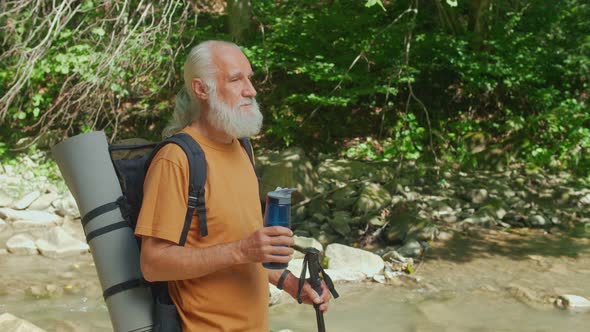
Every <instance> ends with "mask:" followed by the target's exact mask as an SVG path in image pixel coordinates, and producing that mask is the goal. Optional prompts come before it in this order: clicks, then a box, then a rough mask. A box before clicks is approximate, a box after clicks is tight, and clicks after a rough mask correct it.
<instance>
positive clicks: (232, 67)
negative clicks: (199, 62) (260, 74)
mask: <svg viewBox="0 0 590 332" xmlns="http://www.w3.org/2000/svg"><path fill="white" fill-rule="evenodd" d="M213 58H214V61H215V64H216V66H217V68H218V69H219V71H220V72H222V73H223V74H225V75H228V76H238V75H247V76H250V75H251V74H252V67H251V66H250V61H248V59H247V58H246V56H245V55H244V53H242V51H240V50H239V49H236V48H234V47H219V48H217V49H216V50H215V51H214V56H213Z"/></svg>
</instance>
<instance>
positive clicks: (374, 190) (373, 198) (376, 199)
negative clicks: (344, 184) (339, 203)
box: [354, 183, 391, 215]
mask: <svg viewBox="0 0 590 332" xmlns="http://www.w3.org/2000/svg"><path fill="white" fill-rule="evenodd" d="M390 201H391V194H389V192H388V191H387V190H385V189H384V188H383V187H382V186H381V185H380V184H377V183H369V184H367V185H365V186H364V187H363V189H362V190H361V193H360V196H359V199H358V200H357V201H356V203H355V205H354V211H355V213H357V214H360V215H365V214H369V213H370V212H374V211H377V210H379V209H380V208H382V207H383V206H384V205H385V204H387V203H389V202H390Z"/></svg>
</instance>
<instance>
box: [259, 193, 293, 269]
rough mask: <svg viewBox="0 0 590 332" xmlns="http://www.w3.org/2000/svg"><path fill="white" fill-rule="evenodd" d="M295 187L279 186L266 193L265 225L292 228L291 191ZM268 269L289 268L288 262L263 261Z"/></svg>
mask: <svg viewBox="0 0 590 332" xmlns="http://www.w3.org/2000/svg"><path fill="white" fill-rule="evenodd" d="M294 191H295V189H288V188H280V187H279V188H277V189H276V190H274V191H271V192H269V193H268V194H266V210H265V212H264V227H271V226H283V227H287V228H289V229H291V193H293V192H294ZM262 265H263V266H264V267H265V268H267V269H273V270H280V269H285V268H287V265H288V264H287V263H262Z"/></svg>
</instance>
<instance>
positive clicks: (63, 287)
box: [0, 230, 590, 332]
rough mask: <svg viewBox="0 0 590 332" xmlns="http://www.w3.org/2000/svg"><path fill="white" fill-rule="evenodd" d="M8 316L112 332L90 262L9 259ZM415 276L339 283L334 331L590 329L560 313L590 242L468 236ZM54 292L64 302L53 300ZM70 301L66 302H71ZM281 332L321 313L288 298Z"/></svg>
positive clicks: (0, 305) (587, 284) (311, 327)
mask: <svg viewBox="0 0 590 332" xmlns="http://www.w3.org/2000/svg"><path fill="white" fill-rule="evenodd" d="M0 269H1V271H2V275H1V276H0V313H2V312H10V313H11V314H13V315H15V316H18V317H20V318H23V319H26V320H28V321H30V322H32V323H34V324H36V325H38V326H39V327H41V328H43V329H45V330H47V331H88V332H90V331H111V330H112V328H111V325H110V321H109V318H108V313H107V311H106V306H105V305H104V302H103V300H102V297H101V291H100V286H99V284H98V280H97V278H96V272H95V270H94V266H93V264H92V257H91V256H90V255H85V256H80V257H75V258H68V259H49V258H45V257H40V256H34V257H18V256H13V255H4V256H0ZM416 269H417V270H416V272H415V273H414V275H413V278H403V279H401V280H400V281H399V282H396V283H395V285H391V284H389V285H381V284H377V283H358V284H337V285H336V288H337V290H338V291H339V293H340V294H341V297H340V298H338V299H336V300H333V302H332V303H331V307H330V310H329V312H328V313H326V315H325V317H324V318H325V322H326V327H327V330H328V331H342V332H347V331H363V332H371V331H375V332H379V331H410V332H426V331H453V332H454V331H458V332H461V331H465V332H476V331H477V332H479V331H506V332H508V331H510V332H524V331H531V332H532V331H535V332H537V331H580V332H582V331H590V313H571V312H569V311H565V310H560V309H557V308H556V307H555V306H553V305H552V301H553V300H554V298H555V296H557V295H564V294H575V295H579V296H584V297H586V298H590V240H589V239H587V238H571V237H567V236H564V235H549V234H543V232H542V231H532V230H520V231H513V232H500V231H490V230H478V231H474V232H471V233H464V232H458V233H456V234H455V236H454V237H453V238H452V239H451V240H449V241H447V242H445V243H435V244H433V248H432V249H430V250H429V251H428V252H427V254H426V256H425V259H424V261H423V263H421V264H419V265H418V266H417V267H416ZM47 293H52V294H54V295H48V294H47ZM62 293H63V294H62ZM270 321H271V328H272V329H273V330H274V331H278V330H281V329H290V330H292V331H295V332H301V331H317V328H316V320H315V313H314V310H313V308H312V307H311V306H306V305H298V304H296V302H295V301H294V300H290V299H285V301H284V303H283V304H280V305H276V306H273V307H271V308H270Z"/></svg>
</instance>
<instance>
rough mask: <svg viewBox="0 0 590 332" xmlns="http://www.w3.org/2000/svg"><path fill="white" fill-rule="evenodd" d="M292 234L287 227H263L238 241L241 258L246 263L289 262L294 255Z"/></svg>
mask: <svg viewBox="0 0 590 332" xmlns="http://www.w3.org/2000/svg"><path fill="white" fill-rule="evenodd" d="M292 236H293V232H292V231H291V230H290V229H288V228H286V227H281V226H273V227H263V228H261V229H259V230H257V231H256V232H254V233H252V234H250V235H248V237H246V238H244V239H242V240H240V241H239V242H238V248H239V252H240V255H241V257H242V259H241V260H242V261H243V262H244V263H266V262H268V263H288V262H289V261H290V260H291V258H292V257H291V255H293V249H292V248H290V247H289V246H292V245H293V244H294V242H293V238H292ZM277 245H283V246H282V247H279V246H277ZM279 255H280V256H279Z"/></svg>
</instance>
